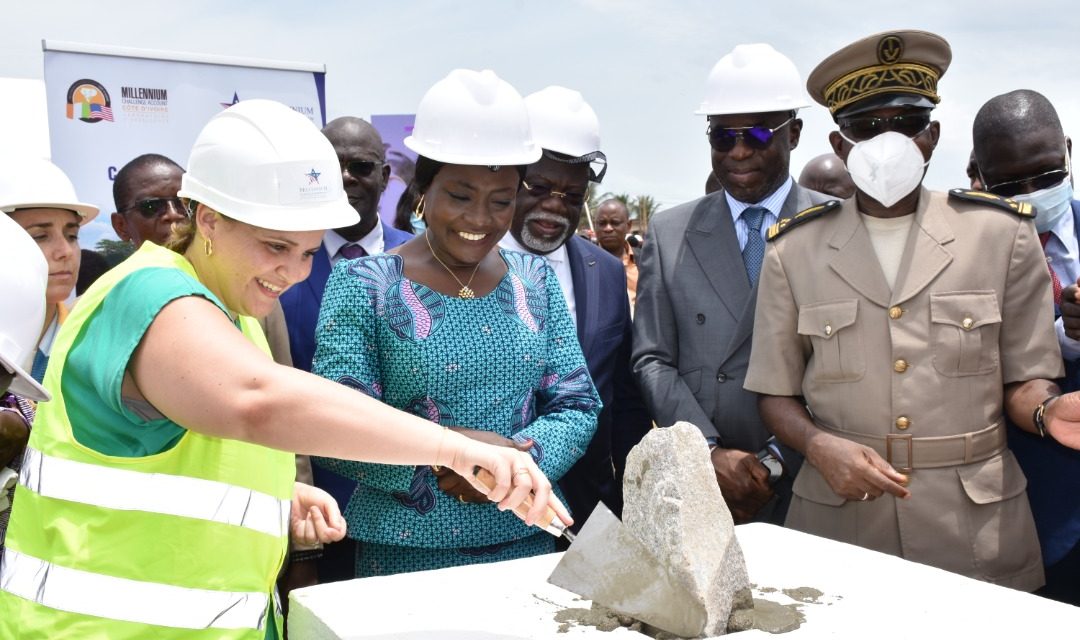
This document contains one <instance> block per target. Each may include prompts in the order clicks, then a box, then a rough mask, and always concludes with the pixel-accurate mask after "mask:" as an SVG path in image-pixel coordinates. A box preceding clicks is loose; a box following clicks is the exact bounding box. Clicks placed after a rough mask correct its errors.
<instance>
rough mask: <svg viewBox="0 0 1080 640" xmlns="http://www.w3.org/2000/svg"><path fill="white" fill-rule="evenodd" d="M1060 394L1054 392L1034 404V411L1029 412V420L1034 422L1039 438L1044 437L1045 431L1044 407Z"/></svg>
mask: <svg viewBox="0 0 1080 640" xmlns="http://www.w3.org/2000/svg"><path fill="white" fill-rule="evenodd" d="M1060 397H1061V395H1060V394H1056V393H1055V394H1054V395H1052V396H1050V397H1049V398H1047V399H1046V400H1043V401H1042V402H1040V403H1039V404H1037V405H1036V406H1035V412H1034V413H1032V414H1031V421H1032V422H1033V423H1035V431H1037V432H1038V434H1039V437H1040V438H1045V437H1046V436H1047V433H1046V409H1047V407H1049V406H1050V403H1051V402H1053V401H1054V400H1057V399H1058V398H1060Z"/></svg>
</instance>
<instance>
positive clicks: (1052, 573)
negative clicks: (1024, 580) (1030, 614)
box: [1035, 544, 1080, 607]
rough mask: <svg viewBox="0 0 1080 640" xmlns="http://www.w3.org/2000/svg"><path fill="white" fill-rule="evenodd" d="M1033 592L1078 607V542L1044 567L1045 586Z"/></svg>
mask: <svg viewBox="0 0 1080 640" xmlns="http://www.w3.org/2000/svg"><path fill="white" fill-rule="evenodd" d="M1035 594H1036V595H1040V596H1042V597H1044V598H1050V599H1051V600H1057V601H1058V602H1065V603H1068V604H1071V605H1073V606H1077V607H1080V544H1077V545H1076V546H1074V547H1073V548H1072V550H1071V551H1069V553H1067V554H1065V557H1064V558H1062V559H1061V560H1058V561H1057V562H1056V563H1054V564H1053V565H1051V566H1049V567H1046V586H1044V587H1043V588H1041V589H1039V590H1038V591H1036V592H1035Z"/></svg>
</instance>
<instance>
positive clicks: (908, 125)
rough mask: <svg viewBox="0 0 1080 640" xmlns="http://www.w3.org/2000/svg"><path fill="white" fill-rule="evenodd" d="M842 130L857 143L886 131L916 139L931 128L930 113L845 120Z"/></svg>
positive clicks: (842, 120) (841, 125) (841, 123)
mask: <svg viewBox="0 0 1080 640" xmlns="http://www.w3.org/2000/svg"><path fill="white" fill-rule="evenodd" d="M839 124H840V129H841V131H843V132H844V133H846V134H847V137H848V138H849V139H851V140H853V141H855V142H862V141H864V140H869V139H870V138H873V137H875V136H877V135H879V134H882V133H885V132H886V131H895V132H896V133H900V134H903V135H905V136H907V137H909V138H914V137H915V136H917V135H919V134H920V133H922V132H923V131H926V129H927V128H928V127H929V126H930V114H929V113H918V114H915V113H905V114H900V115H895V116H891V117H888V118H878V117H875V116H867V117H865V118H843V119H841V120H840V122H839Z"/></svg>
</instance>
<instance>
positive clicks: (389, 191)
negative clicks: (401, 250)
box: [371, 113, 416, 226]
mask: <svg viewBox="0 0 1080 640" xmlns="http://www.w3.org/2000/svg"><path fill="white" fill-rule="evenodd" d="M414 120H416V116H415V115H413V114H411V113H410V114H407V115H406V114H399V115H377V116H376V115H373V116H371V126H373V127H375V130H376V131H378V132H379V136H380V137H382V141H383V146H384V147H386V161H387V162H389V163H390V182H389V183H388V184H387V185H386V191H383V195H382V198H380V199H379V217H380V218H381V219H382V221H383V222H385V223H386V224H388V225H390V226H394V214H395V213H396V212H397V204H398V200H399V199H400V198H401V194H403V193H405V187H406V186H408V184H409V181H411V180H412V178H413V172H414V171H415V169H416V153H414V152H413V151H412V150H410V149H409V148H408V147H406V146H405V138H406V137H407V136H410V135H412V129H413V121H414Z"/></svg>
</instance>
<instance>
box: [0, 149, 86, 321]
mask: <svg viewBox="0 0 1080 640" xmlns="http://www.w3.org/2000/svg"><path fill="white" fill-rule="evenodd" d="M2 164H3V167H2V168H0V211H3V212H4V213H12V212H13V211H16V210H18V209H66V210H68V211H74V212H75V213H77V214H78V215H79V224H86V223H87V222H90V221H91V220H93V219H94V217H95V216H97V214H98V208H97V207H95V206H94V205H92V204H87V203H85V202H80V201H79V197H78V196H76V195H75V186H74V185H73V184H71V180H70V179H69V178H68V177H67V175H66V174H65V173H64V172H63V171H62V170H61V169H60V167H58V166H56V165H55V164H53V163H52V162H50V161H48V160H46V159H45V158H14V157H10V156H9V157H5V158H4V160H3V163H2ZM38 253H41V252H40V250H39V251H38ZM39 330H40V327H39Z"/></svg>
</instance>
